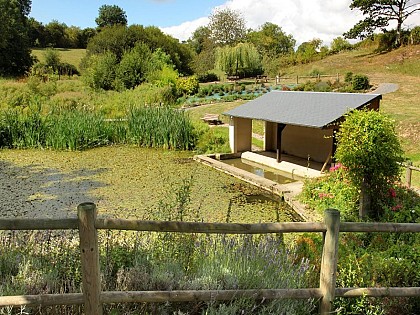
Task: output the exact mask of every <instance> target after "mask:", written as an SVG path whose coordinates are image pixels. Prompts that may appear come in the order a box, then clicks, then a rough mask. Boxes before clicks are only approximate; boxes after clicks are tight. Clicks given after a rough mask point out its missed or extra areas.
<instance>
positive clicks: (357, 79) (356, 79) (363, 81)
mask: <svg viewBox="0 0 420 315" xmlns="http://www.w3.org/2000/svg"><path fill="white" fill-rule="evenodd" d="M352 86H353V90H356V91H361V90H367V89H369V88H370V84H369V78H368V77H367V76H366V75H363V74H355V75H354V76H353V79H352Z"/></svg>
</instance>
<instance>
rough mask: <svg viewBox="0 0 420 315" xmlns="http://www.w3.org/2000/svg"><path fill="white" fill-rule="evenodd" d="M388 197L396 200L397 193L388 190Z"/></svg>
mask: <svg viewBox="0 0 420 315" xmlns="http://www.w3.org/2000/svg"><path fill="white" fill-rule="evenodd" d="M389 195H390V196H391V197H392V198H396V197H397V193H396V192H395V189H394V188H392V187H391V188H390V189H389Z"/></svg>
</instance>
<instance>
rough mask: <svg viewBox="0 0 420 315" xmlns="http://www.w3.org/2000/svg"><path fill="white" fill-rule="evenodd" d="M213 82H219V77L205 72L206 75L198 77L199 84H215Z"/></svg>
mask: <svg viewBox="0 0 420 315" xmlns="http://www.w3.org/2000/svg"><path fill="white" fill-rule="evenodd" d="M215 81H219V77H218V76H217V74H215V73H214V72H206V73H203V74H199V75H198V82H200V83H206V82H215Z"/></svg>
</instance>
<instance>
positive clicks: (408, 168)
mask: <svg viewBox="0 0 420 315" xmlns="http://www.w3.org/2000/svg"><path fill="white" fill-rule="evenodd" d="M402 166H403V167H405V184H406V185H407V187H409V188H410V187H411V176H412V174H413V171H417V172H420V168H419V167H415V166H413V162H407V163H406V164H402Z"/></svg>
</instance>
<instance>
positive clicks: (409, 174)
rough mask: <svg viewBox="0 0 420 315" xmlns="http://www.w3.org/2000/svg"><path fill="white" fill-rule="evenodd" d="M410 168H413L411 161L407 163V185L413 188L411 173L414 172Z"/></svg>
mask: <svg viewBox="0 0 420 315" xmlns="http://www.w3.org/2000/svg"><path fill="white" fill-rule="evenodd" d="M410 166H413V162H411V161H409V162H407V168H406V169H405V183H406V185H407V187H408V188H410V187H411V173H412V172H413V170H412V169H411V167H410Z"/></svg>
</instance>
